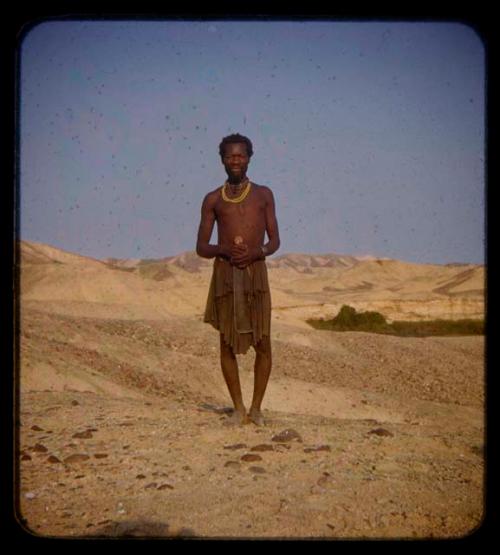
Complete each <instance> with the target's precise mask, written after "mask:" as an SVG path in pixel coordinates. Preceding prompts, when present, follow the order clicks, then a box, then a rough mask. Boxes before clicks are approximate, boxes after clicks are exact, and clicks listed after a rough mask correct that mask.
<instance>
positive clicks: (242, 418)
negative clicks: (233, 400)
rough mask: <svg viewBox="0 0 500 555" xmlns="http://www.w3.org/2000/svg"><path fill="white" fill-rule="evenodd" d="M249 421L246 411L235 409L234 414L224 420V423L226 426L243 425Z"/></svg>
mask: <svg viewBox="0 0 500 555" xmlns="http://www.w3.org/2000/svg"><path fill="white" fill-rule="evenodd" d="M248 423H249V421H248V416H247V414H246V412H245V411H243V412H240V411H238V410H235V411H233V414H232V415H231V416H230V417H229V418H228V419H227V420H225V421H224V425H226V426H243V425H244V424H248Z"/></svg>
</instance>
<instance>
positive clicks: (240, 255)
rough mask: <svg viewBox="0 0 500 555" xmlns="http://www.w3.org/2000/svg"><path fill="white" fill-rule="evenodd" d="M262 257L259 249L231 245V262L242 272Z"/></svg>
mask: <svg viewBox="0 0 500 555" xmlns="http://www.w3.org/2000/svg"><path fill="white" fill-rule="evenodd" d="M261 256H262V251H261V249H260V248H259V247H249V246H248V245H246V244H245V243H233V244H232V245H231V250H230V257H229V261H230V262H231V264H232V265H233V266H236V267H237V268H239V269H240V270H242V269H244V268H246V267H247V266H248V265H249V264H251V263H252V262H255V261H256V260H258V259H259V258H261Z"/></svg>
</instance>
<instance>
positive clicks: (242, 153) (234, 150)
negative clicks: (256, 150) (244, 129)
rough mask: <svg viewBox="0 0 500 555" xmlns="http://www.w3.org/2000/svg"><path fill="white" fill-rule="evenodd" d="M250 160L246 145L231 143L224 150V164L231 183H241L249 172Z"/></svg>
mask: <svg viewBox="0 0 500 555" xmlns="http://www.w3.org/2000/svg"><path fill="white" fill-rule="evenodd" d="M249 162H250V158H249V157H248V154H247V146H246V144H245V143H230V144H228V145H226V147H225V149H224V156H223V157H222V163H223V164H224V168H225V169H226V173H227V175H228V177H229V179H230V180H231V181H241V180H242V179H243V178H244V177H245V175H246V172H247V169H248V163H249Z"/></svg>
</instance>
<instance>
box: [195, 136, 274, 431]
mask: <svg viewBox="0 0 500 555" xmlns="http://www.w3.org/2000/svg"><path fill="white" fill-rule="evenodd" d="M219 154H220V156H221V160H222V164H223V165H224V168H225V170H226V173H227V177H228V178H227V181H226V182H225V183H224V185H223V186H222V187H218V188H217V189H215V190H214V191H212V192H210V193H208V194H207V195H206V196H205V198H204V200H203V204H202V208H201V222H200V227H199V230H198V240H197V244H196V252H197V253H198V255H199V256H202V257H204V258H215V260H214V268H213V275H212V280H211V283H210V289H209V293H208V299H207V306H206V310H205V316H204V321H205V322H207V323H209V324H211V325H212V326H213V327H214V328H216V329H217V330H218V331H219V332H220V361H221V367H222V373H223V375H224V379H225V381H226V384H227V387H228V389H229V394H230V395H231V399H232V401H233V404H234V412H233V415H232V417H231V419H230V421H231V423H234V424H245V423H247V422H248V420H249V419H250V421H252V422H254V423H255V424H257V425H259V426H260V425H262V424H263V423H264V419H263V417H262V412H261V403H262V399H263V397H264V393H265V391H266V387H267V382H268V380H269V375H270V373H271V366H272V358H271V342H270V326H271V297H270V291H269V283H268V277H267V268H266V263H265V257H266V256H269V255H271V254H273V253H274V252H276V251H277V250H278V248H279V245H280V239H279V231H278V222H277V220H276V214H275V206H274V197H273V193H272V191H271V190H270V189H269V188H268V187H264V186H261V185H257V184H255V183H251V182H250V180H249V179H248V177H247V175H246V172H247V169H248V164H249V162H250V158H251V157H252V154H253V147H252V143H251V141H250V140H249V139H248V138H247V137H244V136H242V135H240V134H234V135H229V136H227V137H224V139H223V140H222V142H221V144H220V145H219ZM215 222H217V233H218V240H217V244H216V245H211V244H210V238H211V236H212V231H213V228H214V224H215ZM266 233H267V236H268V242H267V243H266V244H264V240H265V234H266ZM250 345H252V346H253V347H254V349H255V353H256V356H255V366H254V391H253V398H252V404H251V406H250V411H249V413H248V415H247V412H246V408H245V405H244V403H243V399H242V394H241V386H240V380H239V372H238V362H237V360H236V356H235V355H237V354H240V353H246V352H247V350H248V349H249V347H250Z"/></svg>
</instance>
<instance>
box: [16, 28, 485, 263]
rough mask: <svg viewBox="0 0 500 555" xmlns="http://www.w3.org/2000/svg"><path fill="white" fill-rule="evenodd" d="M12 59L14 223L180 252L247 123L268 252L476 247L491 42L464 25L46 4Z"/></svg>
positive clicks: (150, 253)
mask: <svg viewBox="0 0 500 555" xmlns="http://www.w3.org/2000/svg"><path fill="white" fill-rule="evenodd" d="M20 62H21V65H20V69H21V71H20V83H19V84H20V87H19V91H20V92H19V95H20V96H19V99H20V126H19V131H18V132H19V133H20V178H19V188H20V209H19V218H20V219H19V234H20V238H21V239H26V240H31V241H36V242H41V243H45V244H49V245H51V246H54V247H57V248H61V249H63V250H67V251H70V252H74V253H77V254H82V255H84V256H89V257H92V258H97V259H103V258H122V259H123V258H142V259H146V258H150V259H151V258H164V257H168V256H175V255H176V254H180V253H182V252H187V251H193V250H194V248H195V242H196V234H197V230H198V224H199V218H200V208H201V202H202V200H203V197H204V195H205V194H206V193H207V192H208V191H210V190H213V189H215V188H216V187H217V186H219V185H221V184H222V183H223V181H224V179H225V174H224V171H223V167H222V165H221V163H220V159H219V156H218V145H219V142H220V140H221V139H222V137H223V136H225V135H227V134H229V133H233V132H240V133H242V134H244V135H247V136H248V137H250V139H251V140H252V142H253V144H254V151H255V154H254V156H253V158H252V160H251V163H250V167H249V170H248V175H249V177H250V179H252V180H253V181H255V182H257V183H260V184H264V185H268V186H269V187H271V189H272V190H273V192H274V196H275V199H276V209H277V217H278V222H279V225H280V234H281V243H282V244H281V249H280V250H279V251H278V252H277V253H276V255H275V256H279V255H282V254H293V253H300V254H321V253H324V254H330V253H335V254H337V253H338V254H345V255H346V256H366V255H369V256H374V257H377V258H391V259H397V260H405V261H409V262H416V263H435V264H448V263H473V264H484V262H485V260H484V259H485V248H484V242H485V227H484V226H485V213H484V212H485V175H484V174H485V167H484V164H485V162H484V158H485V156H484V151H485V144H484V141H485V129H484V121H485V87H484V82H485V65H484V64H485V56H484V46H483V44H482V43H481V39H480V37H479V36H478V35H477V34H476V33H475V31H474V30H473V29H472V28H469V27H467V26H466V25H463V24H460V23H453V22H450V23H446V22H442V23H433V22H422V23H419V22H383V21H376V22H344V21H340V22H337V21H304V22H301V21H265V20H264V21H84V20H82V21H49V22H42V23H40V24H39V25H37V26H35V27H33V28H32V29H31V30H30V31H29V32H27V33H26V35H25V36H24V37H23V39H22V42H21V44H20ZM215 242H216V231H215V230H214V235H213V236H212V243H215Z"/></svg>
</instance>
